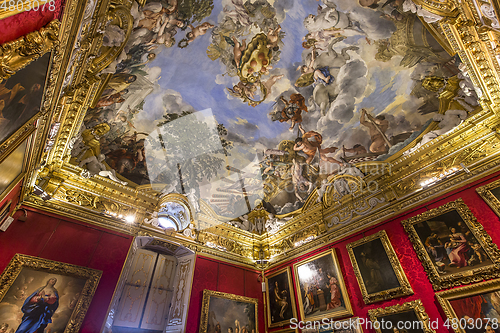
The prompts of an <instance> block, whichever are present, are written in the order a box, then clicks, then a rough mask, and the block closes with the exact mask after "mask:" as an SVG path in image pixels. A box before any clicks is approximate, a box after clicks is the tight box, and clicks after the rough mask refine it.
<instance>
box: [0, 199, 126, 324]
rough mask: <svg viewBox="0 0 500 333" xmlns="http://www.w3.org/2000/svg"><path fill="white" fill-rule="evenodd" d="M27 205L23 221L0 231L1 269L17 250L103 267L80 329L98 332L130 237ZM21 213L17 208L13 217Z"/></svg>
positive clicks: (1, 269)
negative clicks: (25, 218) (26, 215)
mask: <svg viewBox="0 0 500 333" xmlns="http://www.w3.org/2000/svg"><path fill="white" fill-rule="evenodd" d="M11 195H13V196H15V197H17V192H16V191H15V190H14V191H12V192H11ZM11 195H9V196H11ZM6 200H9V199H8V198H6ZM27 209H28V219H27V221H26V222H20V221H18V220H16V221H14V222H13V223H12V225H11V226H10V227H9V228H8V229H7V231H6V232H0V272H3V270H4V269H5V268H6V267H7V265H8V263H9V261H10V260H11V259H12V257H13V256H14V254H16V253H21V254H27V255H31V256H35V257H41V258H45V259H50V260H55V261H60V262H64V263H69V264H74V265H79V266H85V267H89V268H93V269H98V270H101V271H103V274H102V277H101V280H100V281H99V285H98V287H97V290H96V293H95V295H94V298H93V299H92V303H91V304H90V307H89V310H88V312H87V315H86V316H85V319H84V322H83V325H82V328H81V330H80V332H85V333H96V332H100V331H101V325H102V323H103V322H104V318H105V316H106V312H107V309H108V305H109V303H110V301H111V298H112V296H113V292H114V290H115V286H116V283H117V282H118V279H119V277H120V273H121V270H122V266H123V264H124V262H125V258H126V257H127V253H128V250H129V248H130V244H131V242H132V239H133V238H132V237H131V236H127V235H123V234H120V233H116V232H113V231H109V230H105V229H102V228H99V227H95V226H91V225H89V224H86V223H83V222H78V221H74V220H69V219H65V218H62V217H59V216H56V215H52V214H48V213H45V212H40V211H36V210H33V209H31V208H27ZM22 214H23V213H22V212H19V211H18V212H16V214H15V217H18V216H20V215H22Z"/></svg>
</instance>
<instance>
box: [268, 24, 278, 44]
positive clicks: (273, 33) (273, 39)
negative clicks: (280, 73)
mask: <svg viewBox="0 0 500 333" xmlns="http://www.w3.org/2000/svg"><path fill="white" fill-rule="evenodd" d="M280 31H281V26H280V25H279V24H278V27H277V28H276V29H271V28H269V30H268V31H267V40H268V43H267V48H268V49H270V50H273V51H278V40H279V35H280Z"/></svg>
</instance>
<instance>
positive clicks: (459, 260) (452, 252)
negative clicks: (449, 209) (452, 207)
mask: <svg viewBox="0 0 500 333" xmlns="http://www.w3.org/2000/svg"><path fill="white" fill-rule="evenodd" d="M448 248H449V253H448V258H449V259H450V266H457V267H465V266H467V258H466V254H467V251H469V246H468V245H467V240H466V239H465V236H464V235H463V234H462V233H460V232H457V229H455V228H453V227H451V228H450V244H449V245H448Z"/></svg>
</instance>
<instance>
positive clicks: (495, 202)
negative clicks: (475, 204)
mask: <svg viewBox="0 0 500 333" xmlns="http://www.w3.org/2000/svg"><path fill="white" fill-rule="evenodd" d="M496 188H500V179H498V180H495V181H493V182H491V183H488V184H486V185H483V186H481V187H478V188H476V192H477V194H479V195H480V196H481V198H483V200H484V201H486V203H487V204H488V206H490V207H491V209H493V211H494V212H495V213H496V214H497V215H498V216H499V217H500V200H499V199H498V198H497V197H496V196H495V195H494V194H493V192H491V191H492V190H494V189H496Z"/></svg>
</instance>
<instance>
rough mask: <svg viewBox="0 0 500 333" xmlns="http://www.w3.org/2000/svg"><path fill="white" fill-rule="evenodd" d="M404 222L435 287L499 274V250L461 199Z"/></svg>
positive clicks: (440, 287)
mask: <svg viewBox="0 0 500 333" xmlns="http://www.w3.org/2000/svg"><path fill="white" fill-rule="evenodd" d="M402 223H403V226H404V228H405V230H406V232H407V233H408V235H409V237H410V240H411V242H412V243H413V247H414V248H415V251H416V252H417V255H418V258H419V259H420V261H421V262H422V264H423V266H424V268H425V270H426V272H427V276H428V277H429V280H430V281H431V283H432V285H433V287H434V290H440V289H444V288H449V287H451V286H456V285H459V284H469V283H472V282H478V281H481V280H484V279H491V278H494V277H498V276H500V270H499V269H498V268H497V267H498V264H499V263H500V251H499V250H498V247H497V245H496V244H494V243H493V242H492V240H491V237H490V236H489V235H488V234H487V232H486V231H485V230H484V229H483V227H482V226H481V224H480V223H479V222H478V221H477V220H476V218H475V217H474V215H473V214H472V212H471V211H470V210H469V208H468V207H467V205H466V204H465V203H464V202H463V200H462V199H457V200H455V201H452V202H449V203H447V204H445V205H443V206H441V207H438V208H434V209H431V210H429V211H427V212H424V213H422V214H420V215H417V216H414V217H412V218H410V219H408V220H405V221H402Z"/></svg>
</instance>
